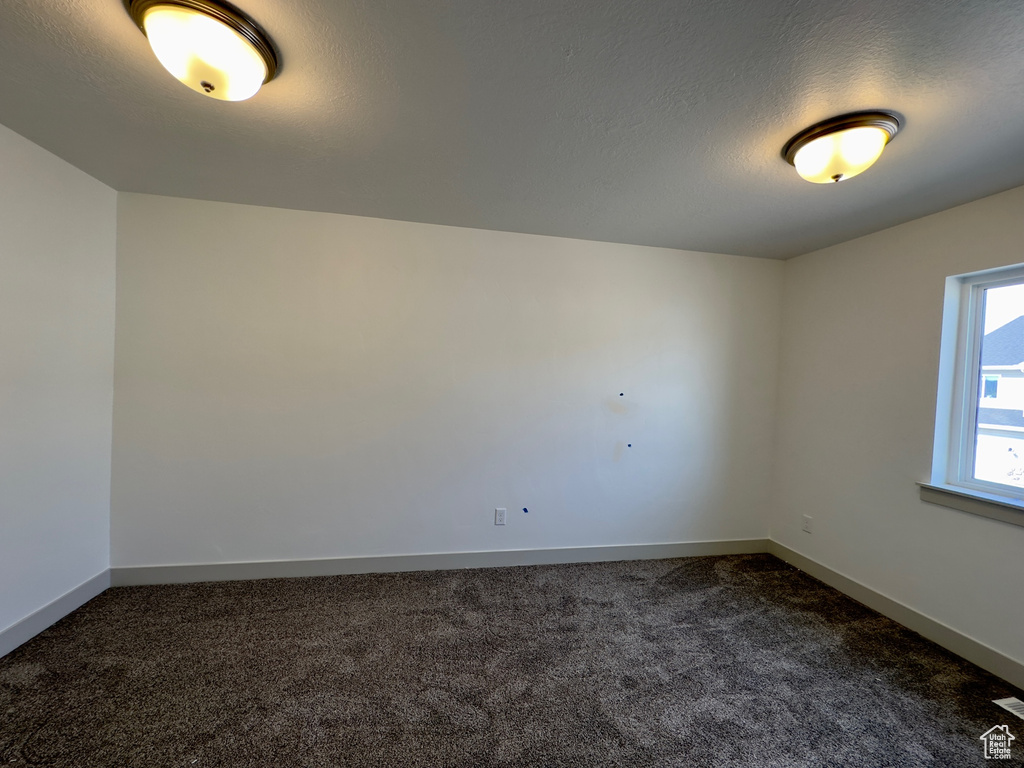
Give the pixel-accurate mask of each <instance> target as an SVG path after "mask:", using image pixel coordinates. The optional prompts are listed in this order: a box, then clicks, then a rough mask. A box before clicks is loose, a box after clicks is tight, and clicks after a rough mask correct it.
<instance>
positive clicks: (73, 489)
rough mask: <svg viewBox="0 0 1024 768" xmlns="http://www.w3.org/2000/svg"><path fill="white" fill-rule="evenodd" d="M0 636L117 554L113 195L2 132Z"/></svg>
mask: <svg viewBox="0 0 1024 768" xmlns="http://www.w3.org/2000/svg"><path fill="white" fill-rule="evenodd" d="M0 175H2V183H0V631H2V630H4V629H6V628H8V627H10V626H11V625H13V624H15V623H17V622H18V621H20V620H21V619H24V618H25V617H27V616H28V615H29V614H32V613H34V612H35V611H37V610H39V609H40V608H42V607H44V606H45V605H47V604H48V603H51V602H52V601H54V600H56V599H57V598H59V597H61V596H62V595H64V594H65V593H67V592H69V591H71V590H72V589H73V588H75V587H77V586H79V585H81V584H82V583H84V582H86V581H88V580H89V579H90V578H92V577H94V576H96V575H97V574H100V573H102V572H104V571H105V570H106V569H107V566H108V563H109V552H110V538H109V537H110V518H109V514H110V436H111V403H112V398H113V370H114V249H115V236H116V221H115V217H116V194H115V192H114V191H113V190H112V189H110V188H109V187H107V186H105V185H103V184H101V183H99V182H98V181H96V180H95V179H93V178H91V177H89V176H87V175H86V174H84V173H82V172H81V171H79V170H77V169H75V168H73V167H72V166H70V165H68V164H67V163H65V162H64V161H63V160H60V159H58V158H56V157H54V156H53V155H51V154H50V153H49V152H46V151H45V150H43V149H41V148H40V147H38V146H36V145H35V144H32V143H31V142H29V141H27V140H25V139H23V138H22V137H21V136H18V135H17V134H15V133H13V132H11V131H10V130H8V129H7V128H4V127H2V126H0Z"/></svg>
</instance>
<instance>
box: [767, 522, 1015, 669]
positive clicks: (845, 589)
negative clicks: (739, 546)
mask: <svg viewBox="0 0 1024 768" xmlns="http://www.w3.org/2000/svg"><path fill="white" fill-rule="evenodd" d="M768 551H769V552H771V553H772V554H773V555H775V556H776V557H778V558H779V559H780V560H785V561H786V562H787V563H789V564H790V565H792V566H794V567H796V568H799V569H800V570H801V571H803V572H804V573H806V574H808V575H810V576H813V577H814V578H816V579H817V580H818V581H823V582H825V583H826V584H828V585H829V586H830V587H835V588H836V589H838V590H839V591H840V592H842V593H843V594H845V595H847V596H848V597H852V598H853V599H854V600H856V601H857V602H858V603H863V604H864V605H866V606H867V607H868V608H872V609H873V610H876V611H878V612H879V613H881V614H882V615H883V616H887V617H889V618H890V619H892V620H893V621H895V622H896V623H897V624H902V625H903V626H904V627H907V628H908V629H912V630H913V631H914V632H917V633H918V634H919V635H921V636H922V637H926V638H928V639H929V640H931V641H932V642H933V643H936V644H938V645H941V646H942V647H943V648H945V649H947V650H949V651H952V652H953V653H955V654H956V655H957V656H960V657H962V658H964V659H967V660H968V661H970V662H971V663H973V664H977V665H978V666H979V667H981V668H982V669H986V670H988V671H989V672H991V673H992V674H993V675H996V676H997V677H1001V678H1003V679H1004V680H1006V681H1007V682H1008V683H1011V684H1012V685H1015V686H1017V687H1018V688H1022V689H1024V664H1022V663H1021V662H1019V661H1017V660H1016V659H1012V658H1010V657H1009V656H1007V655H1005V654H1003V653H1000V652H999V651H997V650H995V649H994V648H991V647H989V646H987V645H985V644H984V643H982V642H979V641H978V640H975V639H974V638H972V637H969V636H967V635H965V634H963V633H962V632H959V631H958V630H955V629H953V628H952V627H949V626H947V625H945V624H943V623H942V622H940V621H936V620H935V619H933V618H931V617H930V616H926V615H925V614H923V613H920V612H919V611H916V610H914V609H913V608H911V607H910V606H908V605H904V604H903V603H901V602H898V601H896V600H893V599H892V598H891V597H886V596H885V595H883V594H882V593H881V592H876V591H875V590H873V589H872V588H871V587H868V586H866V585H864V584H861V583H860V582H859V581H857V580H855V579H851V578H850V577H849V576H845V575H843V574H841V573H839V572H838V571H833V570H832V569H831V568H829V567H828V566H825V565H822V564H821V563H819V562H818V561H817V560H812V559H811V558H809V557H807V556H806V555H802V554H800V553H799V552H797V551H796V550H793V549H790V548H789V547H787V546H785V545H783V544H779V543H778V542H777V541H770V542H769V548H768Z"/></svg>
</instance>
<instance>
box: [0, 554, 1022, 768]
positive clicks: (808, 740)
mask: <svg viewBox="0 0 1024 768" xmlns="http://www.w3.org/2000/svg"><path fill="white" fill-rule="evenodd" d="M1011 695H1016V696H1021V693H1020V692H1019V691H1017V690H1016V689H1014V688H1012V687H1011V686H1010V685H1008V684H1007V683H1005V682H1002V681H1000V680H999V679H997V678H995V677H992V676H991V675H988V674H986V673H985V672H982V671H981V670H980V669H978V668H977V667H974V666H973V665H971V664H969V663H967V662H965V661H963V660H961V659H959V658H958V657H956V656H953V655H952V654H949V653H947V652H945V651H943V650H942V649H940V648H939V647H937V646H935V645H933V644H931V643H929V642H928V641H926V640H923V639H922V638H921V637H920V636H918V635H916V634H914V633H912V632H910V631H908V630H906V629H903V628H901V627H900V626H899V625H897V624H894V623H893V622H891V621H889V620H888V619H885V618H883V617H882V616H880V615H878V614H877V613H874V612H873V611H871V610H868V609H867V608H864V607H863V606H861V605H860V604H858V603H855V602H853V601H851V600H849V599H848V598H846V597H844V596H843V595H841V594H840V593H839V592H836V591H835V590H833V589H830V588H828V587H825V586H824V585H822V584H821V583H819V582H817V581H815V580H813V579H811V578H809V577H808V576H806V575H804V574H802V573H801V572H799V571H797V570H795V569H793V568H790V567H789V566H788V565H786V564H785V563H783V562H782V561H780V560H778V559H776V558H774V557H772V556H770V555H744V556H735V557H703V558H690V559H683V560H656V561H641V562H621V563H597V564H585V565H557V566H536V567H527V568H495V569H485V570H464V571H443V572H423V573H405V574H379V575H369V576H339V577H332V578H315V579H281V580H273V581H254V582H230V583H211V584H190V585H181V586H156V587H130V588H119V589H112V590H108V591H107V592H105V593H104V594H103V595H101V596H99V597H98V598H96V599H95V600H93V601H91V602H90V603H88V604H87V605H86V606H84V607H83V608H81V609H79V610H78V611H76V612H75V613H73V614H72V615H71V616H69V617H67V618H66V619H64V620H63V621H61V622H60V623H59V624H57V625H56V626H54V627H52V628H51V629H49V630H47V631H46V632H45V633H43V634H42V635H40V636H39V637H37V638H35V639H34V640H32V641H31V642H29V643H27V644H26V645H24V646H22V647H21V648H19V649H17V650H16V651H14V652H13V653H11V654H10V655H8V656H7V657H5V658H3V659H0V718H2V719H0V764H2V765H4V766H12V767H20V766H68V767H73V768H107V767H108V766H109V767H110V768H114V767H116V768H177V767H178V766H181V767H182V768H191V767H192V766H195V767H196V768H203V767H204V766H207V767H212V766H217V767H221V766H247V767H248V766H252V767H253V768H265V767H266V768H269V767H271V766H273V767H275V768H276V767H278V766H280V767H281V768H327V767H328V766H329V767H330V768H335V767H338V766H352V767H355V766H374V767H375V768H387V767H389V766H396V767H400V768H405V767H407V766H408V767H414V766H423V767H424V768H427V767H428V766H429V768H442V767H444V766H580V767H581V768H582V767H586V768H595V767H597V766H643V767H644V768H647V767H655V766H687V767H689V766H694V767H696V768H700V767H702V766H715V768H719V767H721V766H756V767H757V768H782V767H783V766H786V767H789V766H794V767H795V766H816V767H817V766H851V767H852V766H863V767H864V768H882V767H883V766H901V767H904V766H941V767H942V768H961V767H962V766H974V765H979V766H980V765H992V764H993V763H991V762H986V761H985V759H984V757H983V753H982V743H981V741H980V740H979V738H978V737H979V736H980V735H981V734H982V733H984V732H985V731H987V730H988V729H989V728H991V727H992V726H994V725H997V724H1004V723H1005V724H1007V725H1009V726H1010V730H1011V732H1017V735H1018V736H1019V737H1021V741H1020V742H1018V745H1017V746H1015V748H1014V759H1013V760H1012V761H1010V762H1000V763H995V764H998V765H1020V764H1021V762H1022V759H1021V758H1022V756H1024V746H1019V745H1020V744H1024V727H1021V726H1022V725H1024V723H1022V722H1021V721H1019V720H1017V719H1016V718H1014V717H1013V716H1012V715H1010V714H1009V713H1008V712H1005V711H1004V710H1002V709H999V708H998V707H996V706H995V705H994V704H992V703H991V700H992V699H995V698H1002V697H1006V696H1011Z"/></svg>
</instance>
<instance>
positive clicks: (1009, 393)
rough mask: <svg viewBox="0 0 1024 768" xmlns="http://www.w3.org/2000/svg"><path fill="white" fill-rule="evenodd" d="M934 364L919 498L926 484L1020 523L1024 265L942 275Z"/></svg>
mask: <svg viewBox="0 0 1024 768" xmlns="http://www.w3.org/2000/svg"><path fill="white" fill-rule="evenodd" d="M939 369H940V370H939V390H938V391H939V398H938V403H937V407H936V419H935V425H936V427H935V449H934V453H933V457H932V478H931V483H930V484H922V494H921V495H922V498H925V495H926V494H925V488H928V489H931V490H932V491H941V490H945V491H947V492H951V493H953V494H956V495H960V496H967V497H971V498H973V499H974V500H978V499H981V500H986V501H994V502H996V503H997V504H1000V505H1002V506H1003V507H1009V508H1012V509H1013V511H1012V512H1011V511H1009V510H1007V509H1004V510H1002V511H1001V512H1000V514H998V515H989V516H995V517H999V519H1004V520H1007V521H1008V522H1015V523H1017V524H1019V525H1024V265H1018V266H1016V267H1008V268H1004V269H998V270H989V271H986V272H978V273H973V274H969V275H958V276H955V277H951V278H949V279H947V281H946V301H945V306H944V311H943V328H942V349H941V353H940V363H939ZM925 500H926V501H936V499H935V498H934V494H932V497H930V498H925ZM936 503H944V502H942V501H937V502H936ZM946 505H947V506H956V507H957V508H964V507H962V506H959V505H957V504H946ZM1018 509H1019V510H1021V511H1017V510H1018ZM967 511H971V512H977V509H974V508H972V509H968V510H967ZM979 514H983V513H979ZM1007 515H1010V518H1009V519H1008V518H1007Z"/></svg>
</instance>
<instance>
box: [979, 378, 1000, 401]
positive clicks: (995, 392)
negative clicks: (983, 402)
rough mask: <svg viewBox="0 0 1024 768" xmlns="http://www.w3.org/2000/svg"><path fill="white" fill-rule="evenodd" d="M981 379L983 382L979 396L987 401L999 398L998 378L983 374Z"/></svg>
mask: <svg viewBox="0 0 1024 768" xmlns="http://www.w3.org/2000/svg"><path fill="white" fill-rule="evenodd" d="M981 378H982V379H984V380H985V384H984V389H983V390H982V393H981V396H982V397H983V398H985V399H987V400H995V399H996V398H997V397H999V376H991V375H988V374H984V375H982V377H981Z"/></svg>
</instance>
